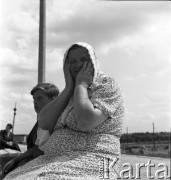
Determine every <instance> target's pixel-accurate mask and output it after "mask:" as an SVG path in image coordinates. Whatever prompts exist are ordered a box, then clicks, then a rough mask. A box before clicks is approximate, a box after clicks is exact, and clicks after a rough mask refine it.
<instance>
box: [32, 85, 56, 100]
mask: <svg viewBox="0 0 171 180" xmlns="http://www.w3.org/2000/svg"><path fill="white" fill-rule="evenodd" d="M38 90H42V91H43V92H44V93H45V94H46V95H47V96H48V98H55V97H57V96H58V95H59V89H58V87H56V86H55V85H54V84H51V83H39V84H37V85H36V86H35V87H34V88H33V89H32V90H31V92H30V93H31V95H33V94H34V93H35V92H36V91H38Z"/></svg>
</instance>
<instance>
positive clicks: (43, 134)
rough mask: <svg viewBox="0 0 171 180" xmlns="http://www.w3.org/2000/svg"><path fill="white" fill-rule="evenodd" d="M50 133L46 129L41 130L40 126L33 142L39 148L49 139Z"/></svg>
mask: <svg viewBox="0 0 171 180" xmlns="http://www.w3.org/2000/svg"><path fill="white" fill-rule="evenodd" d="M49 137H50V133H49V131H48V130H43V129H41V128H40V127H38V129H37V139H36V142H35V144H36V145H38V146H39V148H41V147H42V146H43V145H44V144H45V143H46V142H47V141H48V139H49Z"/></svg>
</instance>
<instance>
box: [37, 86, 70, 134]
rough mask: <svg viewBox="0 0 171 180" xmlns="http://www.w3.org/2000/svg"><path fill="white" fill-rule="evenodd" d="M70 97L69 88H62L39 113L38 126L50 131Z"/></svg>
mask: <svg viewBox="0 0 171 180" xmlns="http://www.w3.org/2000/svg"><path fill="white" fill-rule="evenodd" d="M70 97H71V91H70V90H69V89H64V90H63V91H62V92H61V94H60V95H59V96H58V97H57V98H55V99H54V100H53V101H52V102H51V103H49V104H48V105H46V106H45V107H44V108H43V109H42V111H41V112H40V114H39V121H38V124H39V127H40V128H42V129H44V130H49V131H52V130H53V128H54V127H55V124H56V122H57V120H58V118H59V116H60V115H61V113H62V112H63V110H64V109H65V107H66V105H67V103H68V101H69V98H70Z"/></svg>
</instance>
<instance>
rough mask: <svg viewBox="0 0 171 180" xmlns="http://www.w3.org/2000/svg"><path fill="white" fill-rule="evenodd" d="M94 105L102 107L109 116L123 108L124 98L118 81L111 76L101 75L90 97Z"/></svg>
mask: <svg viewBox="0 0 171 180" xmlns="http://www.w3.org/2000/svg"><path fill="white" fill-rule="evenodd" d="M90 100H91V102H92V103H93V105H94V107H96V108H98V109H100V110H101V111H103V113H105V114H106V115H108V116H109V117H114V116H115V112H116V111H117V110H119V109H120V108H123V98H122V95H121V90H120V88H119V85H118V83H117V82H116V81H115V80H114V79H113V78H111V77H101V78H100V79H99V80H98V81H97V82H96V83H95V85H94V86H93V87H92V94H91V97H90Z"/></svg>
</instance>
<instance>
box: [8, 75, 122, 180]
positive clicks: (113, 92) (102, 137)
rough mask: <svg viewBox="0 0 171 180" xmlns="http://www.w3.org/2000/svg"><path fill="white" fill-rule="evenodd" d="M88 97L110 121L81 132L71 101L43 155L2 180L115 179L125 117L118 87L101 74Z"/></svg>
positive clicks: (44, 147) (90, 89)
mask: <svg viewBox="0 0 171 180" xmlns="http://www.w3.org/2000/svg"><path fill="white" fill-rule="evenodd" d="M88 95H89V98H90V100H91V102H92V103H93V105H94V107H96V108H98V109H100V110H101V111H103V112H104V113H105V114H107V115H108V117H109V118H108V119H106V120H105V121H104V122H103V123H101V124H100V125H98V126H97V127H95V128H94V129H92V130H91V131H89V132H82V131H80V130H79V129H78V128H77V122H76V120H75V117H74V109H73V98H71V99H70V101H69V103H68V105H67V107H66V109H65V111H64V112H63V114H62V115H61V116H60V118H59V119H58V121H57V123H56V126H55V130H54V133H53V134H52V135H51V137H50V138H49V140H48V141H47V143H46V144H44V145H43V146H42V147H41V150H43V151H44V155H42V156H39V157H38V158H36V159H34V160H32V161H30V162H28V163H27V164H25V165H24V166H22V167H18V168H17V169H15V170H13V171H12V172H10V173H9V174H8V175H7V176H6V177H5V180H11V179H14V180H20V179H21V180H23V179H24V180H25V179H29V180H30V179H34V180H35V179H36V180H38V179H47V180H52V179H56V180H97V179H103V178H104V179H105V178H108V179H112V180H115V179H117V173H118V171H119V162H120V136H121V132H122V124H123V117H124V108H123V99H122V95H121V91H120V88H119V86H118V84H117V83H116V81H115V80H114V79H113V78H110V77H108V76H105V75H104V74H101V75H100V76H99V77H98V78H96V81H95V82H94V83H93V84H92V86H91V87H90V88H89V89H88Z"/></svg>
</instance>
